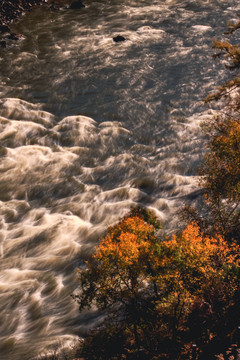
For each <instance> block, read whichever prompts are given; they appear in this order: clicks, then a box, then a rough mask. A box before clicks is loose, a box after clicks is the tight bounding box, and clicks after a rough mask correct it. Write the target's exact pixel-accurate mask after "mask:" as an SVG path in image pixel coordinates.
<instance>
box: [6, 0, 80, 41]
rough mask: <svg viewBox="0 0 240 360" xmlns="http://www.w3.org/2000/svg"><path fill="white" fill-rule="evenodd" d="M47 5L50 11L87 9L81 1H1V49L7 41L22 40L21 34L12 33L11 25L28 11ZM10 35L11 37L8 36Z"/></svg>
mask: <svg viewBox="0 0 240 360" xmlns="http://www.w3.org/2000/svg"><path fill="white" fill-rule="evenodd" d="M42 5H45V6H47V7H48V8H50V9H53V10H58V9H59V8H60V7H62V6H64V7H67V8H71V9H80V8H82V7H85V5H84V4H83V3H82V1H81V0H18V1H16V0H1V2H0V36H1V35H3V38H2V39H0V47H2V48H6V47H7V45H8V44H7V41H6V40H7V39H10V40H20V39H21V38H22V35H21V34H15V33H12V32H11V28H10V26H11V24H12V23H13V22H14V21H16V20H18V19H19V18H20V17H21V16H22V15H24V14H25V13H26V12H27V11H31V10H32V9H34V8H36V7H39V6H42ZM8 34H9V36H8Z"/></svg>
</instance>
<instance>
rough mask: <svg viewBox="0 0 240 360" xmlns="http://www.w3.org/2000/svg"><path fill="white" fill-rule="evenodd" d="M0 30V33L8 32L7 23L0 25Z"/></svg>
mask: <svg viewBox="0 0 240 360" xmlns="http://www.w3.org/2000/svg"><path fill="white" fill-rule="evenodd" d="M0 32H1V33H6V32H10V27H9V26H8V25H0Z"/></svg>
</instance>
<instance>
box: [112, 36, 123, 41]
mask: <svg viewBox="0 0 240 360" xmlns="http://www.w3.org/2000/svg"><path fill="white" fill-rule="evenodd" d="M125 40H126V39H125V37H124V36H121V35H118V36H115V37H114V38H113V41H115V42H121V41H125Z"/></svg>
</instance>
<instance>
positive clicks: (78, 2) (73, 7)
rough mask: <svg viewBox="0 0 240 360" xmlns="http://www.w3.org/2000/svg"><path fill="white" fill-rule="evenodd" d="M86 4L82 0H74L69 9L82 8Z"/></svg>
mask: <svg viewBox="0 0 240 360" xmlns="http://www.w3.org/2000/svg"><path fill="white" fill-rule="evenodd" d="M84 7H85V5H84V4H83V3H82V1H81V0H77V1H74V2H73V3H72V4H71V5H70V6H69V9H81V8H84Z"/></svg>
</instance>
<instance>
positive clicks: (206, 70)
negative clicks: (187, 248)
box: [0, 0, 239, 360]
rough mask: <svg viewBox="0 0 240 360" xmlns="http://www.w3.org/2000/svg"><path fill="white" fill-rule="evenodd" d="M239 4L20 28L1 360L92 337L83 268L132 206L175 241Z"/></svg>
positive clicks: (6, 67)
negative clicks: (220, 48)
mask: <svg viewBox="0 0 240 360" xmlns="http://www.w3.org/2000/svg"><path fill="white" fill-rule="evenodd" d="M237 3H238V0H226V1H224V0H162V1H160V0H145V1H143V0H135V1H134V0H122V1H120V0H111V1H110V0H109V1H107V0H100V1H96V2H94V1H92V0H88V2H86V8H85V9H81V10H79V11H76V10H75V11H74V10H67V9H61V10H60V11H49V10H48V11H47V10H44V9H39V10H36V11H34V12H32V13H29V14H27V15H26V16H25V17H24V19H23V20H22V21H21V22H20V23H18V24H17V25H15V31H16V32H20V33H21V34H23V35H24V39H23V40H22V41H21V42H19V43H17V44H16V43H14V41H12V43H11V41H10V40H9V48H8V49H6V50H5V49H1V50H0V71H1V77H0V95H1V100H0V129H1V133H0V146H1V147H0V173H1V177H0V217H1V218H0V289H1V292H0V307H1V316H0V359H1V360H10V359H14V360H30V359H33V358H34V357H35V356H36V355H37V354H40V353H42V352H45V351H46V350H47V349H48V348H49V346H50V345H51V346H55V345H56V346H57V345H59V344H63V343H68V342H71V341H73V340H74V339H77V335H79V334H81V333H83V332H84V331H85V330H86V329H87V328H88V326H89V324H91V322H92V321H93V320H92V315H91V314H90V313H86V314H79V313H78V309H77V304H75V303H74V301H73V300H72V298H71V296H70V294H71V293H72V292H73V291H74V289H75V288H76V286H77V281H76V268H77V266H79V264H80V263H81V259H83V258H85V257H86V256H87V255H88V254H90V253H91V250H92V248H93V246H94V245H95V244H96V242H97V240H98V238H99V236H101V235H102V234H103V232H104V231H105V230H106V228H107V226H109V225H111V224H113V223H114V222H115V221H117V220H118V219H119V217H121V216H122V215H124V214H125V213H126V211H127V210H128V209H129V208H130V206H131V205H134V204H143V205H146V206H148V207H150V208H152V209H155V212H156V214H157V215H158V216H159V218H160V219H161V220H162V221H163V223H164V224H165V227H166V228H167V230H168V231H172V230H174V229H175V228H176V227H177V218H176V217H175V216H173V214H174V212H175V211H176V210H178V209H180V207H181V206H182V205H183V204H184V203H185V202H187V201H197V199H198V188H197V177H196V175H197V168H198V166H199V164H200V162H201V160H202V158H203V153H204V138H203V136H202V133H201V130H200V123H201V121H202V120H203V119H207V118H208V117H209V116H210V115H211V114H210V111H209V110H207V109H206V108H204V107H203V104H202V98H203V97H204V96H205V95H206V94H207V93H208V92H209V91H210V90H212V89H213V87H214V85H215V84H216V83H221V82H222V81H223V78H224V73H225V71H224V69H223V67H222V66H220V64H219V63H218V62H214V61H213V59H212V58H211V54H213V50H211V48H210V44H211V41H212V38H213V36H216V37H217V38H221V37H222V36H223V35H222V33H223V31H224V30H225V28H226V25H225V24H226V21H227V20H229V19H231V18H233V17H234V16H236V12H237V10H239V7H238V5H237ZM116 35H122V36H124V37H125V38H126V41H125V42H122V43H114V42H113V40H112V38H113V37H114V36H116Z"/></svg>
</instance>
